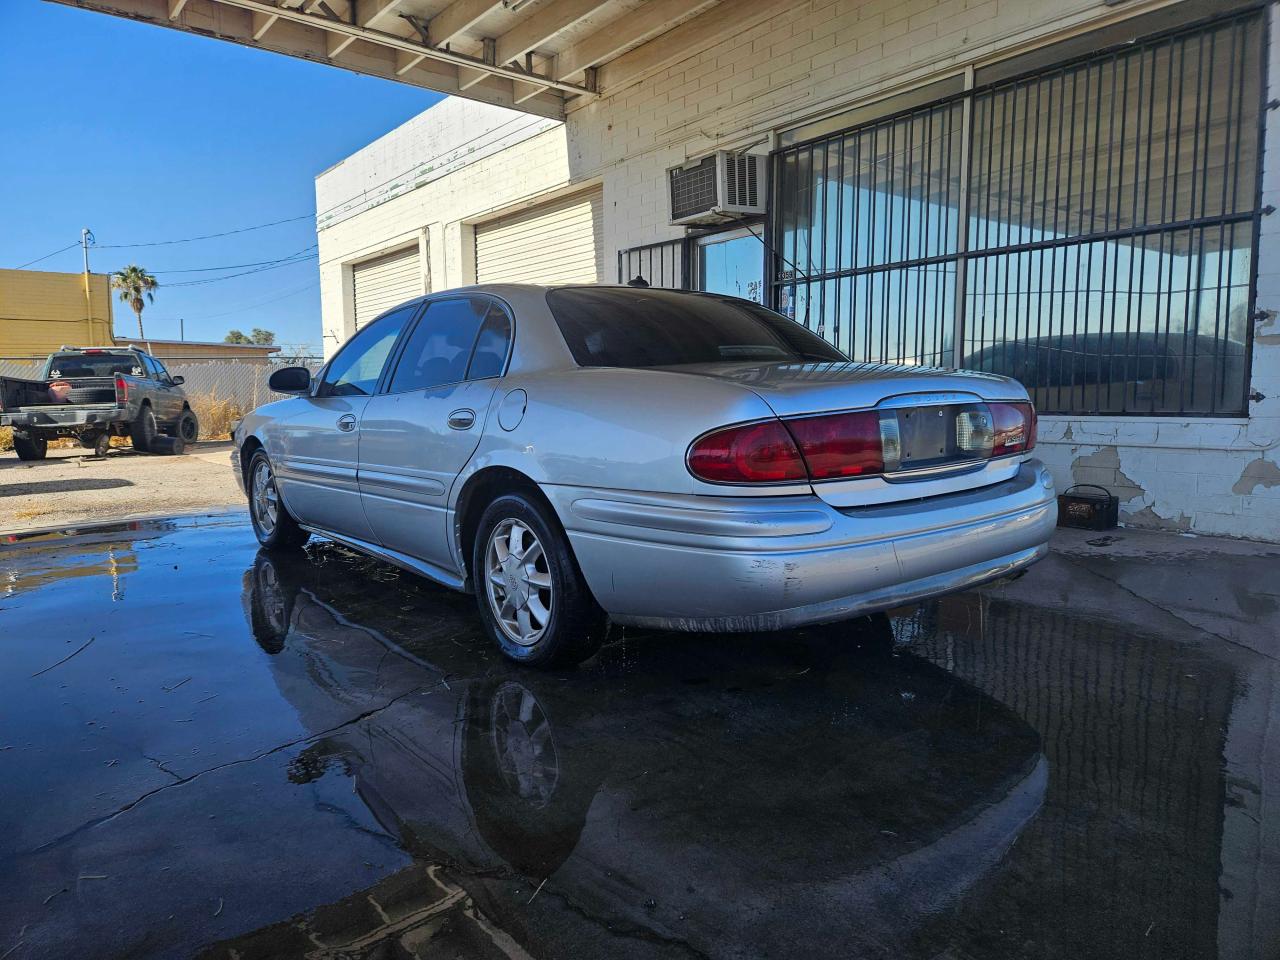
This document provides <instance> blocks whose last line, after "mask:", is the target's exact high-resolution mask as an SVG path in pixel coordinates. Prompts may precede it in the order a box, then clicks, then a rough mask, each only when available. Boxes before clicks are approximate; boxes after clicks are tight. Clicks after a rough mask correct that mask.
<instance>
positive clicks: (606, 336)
mask: <svg viewBox="0 0 1280 960" xmlns="http://www.w3.org/2000/svg"><path fill="white" fill-rule="evenodd" d="M547 304H548V306H550V307H551V313H552V315H553V316H554V317H555V319H556V323H557V325H558V326H559V327H560V333H561V335H562V336H563V337H564V340H565V343H566V344H568V346H569V351H570V352H571V353H572V354H573V359H574V360H576V361H577V363H578V364H579V366H583V367H670V366H677V365H679V364H686V363H723V362H726V361H765V362H776V363H788V362H792V363H794V362H805V361H810V360H818V361H827V362H830V361H842V360H845V359H847V358H846V357H845V356H844V355H843V354H842V353H840V351H838V350H837V349H836V348H835V347H833V346H832V345H831V344H829V343H827V341H825V340H823V339H822V338H821V337H819V336H817V335H815V334H813V333H810V332H809V331H808V330H806V329H805V328H804V327H802V326H801V325H800V324H798V323H796V322H795V321H794V320H788V319H787V318H786V317H784V316H782V315H781V314H778V313H774V312H773V311H771V310H766V309H765V308H764V307H761V306H759V305H758V304H754V303H751V302H750V301H749V300H739V299H737V298H735V297H723V296H719V295H716V294H705V293H704V294H695V293H685V292H683V291H678V290H642V289H619V288H613V287H565V288H562V289H558V290H550V291H548V292H547Z"/></svg>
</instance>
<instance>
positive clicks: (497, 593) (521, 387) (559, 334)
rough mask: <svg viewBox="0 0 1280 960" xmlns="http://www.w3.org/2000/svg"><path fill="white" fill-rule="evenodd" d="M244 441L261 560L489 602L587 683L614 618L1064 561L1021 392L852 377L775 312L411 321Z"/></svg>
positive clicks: (420, 314)
mask: <svg viewBox="0 0 1280 960" xmlns="http://www.w3.org/2000/svg"><path fill="white" fill-rule="evenodd" d="M271 386H272V389H273V390H275V391H277V392H279V393H285V394H292V396H291V397H289V398H288V399H284V400H280V401H277V402H275V403H270V404H267V405H266V406H263V407H259V408H258V409H257V410H255V411H254V412H253V413H252V414H250V415H249V416H247V417H246V418H245V419H244V420H243V421H242V422H241V423H240V424H239V426H238V427H237V429H236V431H235V453H234V455H233V460H234V463H235V468H236V473H237V476H238V478H239V479H240V481H241V483H242V484H243V486H244V488H245V490H246V492H247V494H248V498H249V509H250V516H251V518H252V521H253V527H254V530H255V532H256V533H257V536H258V539H259V540H260V541H261V542H262V544H263V546H265V547H267V548H270V549H277V548H280V549H284V548H296V547H298V546H300V545H301V544H302V543H303V542H304V541H305V540H306V539H307V537H308V536H309V535H310V534H312V533H314V534H318V535H321V536H324V537H329V538H331V539H333V540H337V541H339V542H341V543H344V544H347V545H349V546H351V547H353V548H355V549H357V550H361V551H363V552H365V553H367V554H370V555H372V556H375V557H379V558H382V559H384V560H387V561H390V562H391V563H394V564H397V565H399V566H401V567H403V568H405V569H408V570H410V571H413V572H414V573H417V574H420V575H422V576H425V577H429V578H430V579H432V580H435V581H437V582H438V583H442V584H444V585H445V586H449V587H453V588H455V589H458V590H465V591H470V592H473V593H474V594H475V595H476V597H477V600H478V604H479V608H480V616H481V618H482V619H483V621H484V623H485V625H486V627H487V628H488V631H489V633H490V634H491V635H492V636H493V638H494V640H495V641H496V642H497V644H498V646H499V647H500V648H501V649H502V651H503V652H504V653H505V654H506V655H507V656H509V657H511V658H513V659H515V660H519V661H522V662H525V663H533V664H552V663H564V662H574V661H579V660H582V659H585V658H586V657H589V656H590V655H591V654H592V653H594V651H595V650H596V649H597V647H598V646H599V645H600V642H601V639H602V638H603V635H604V633H605V630H606V627H607V624H608V622H609V621H610V620H612V621H613V622H615V623H621V624H637V625H642V626H648V627H660V628H665V629H679V630H714V631H754V630H775V629H782V628H787V627H794V626H799V625H802V624H809V623H820V622H827V621H834V620H840V619H844V618H848V617H853V616H858V615H861V614H865V613H870V612H873V611H877V610H884V609H887V608H890V607H893V606H896V605H898V604H901V603H905V602H909V601H914V600H920V599H923V598H925V597H932V596H936V595H939V594H943V593H948V592H952V591H955V590H962V589H965V588H967V587H971V586H974V585H976V584H980V583H984V582H986V581H990V580H993V579H996V578H999V577H1002V576H1006V575H1008V574H1011V573H1014V572H1017V571H1019V570H1021V569H1023V568H1025V567H1027V566H1028V565H1030V564H1032V563H1034V562H1035V561H1036V560H1038V559H1040V558H1041V557H1042V556H1044V554H1045V552H1046V550H1047V544H1048V540H1049V536H1050V534H1051V532H1052V530H1053V527H1054V524H1055V522H1056V519H1057V507H1056V501H1055V497H1054V490H1053V480H1052V478H1051V477H1050V475H1049V473H1048V471H1047V470H1046V469H1045V468H1044V466H1043V465H1042V464H1041V463H1040V462H1039V461H1037V460H1035V459H1033V458H1032V448H1033V447H1034V446H1035V430H1036V417H1035V411H1034V409H1033V407H1032V405H1031V403H1030V401H1029V400H1028V397H1027V393H1026V391H1025V390H1024V389H1023V387H1022V386H1021V385H1020V384H1018V383H1017V382H1016V381H1014V380H1010V379H1008V378H1005V377H997V376H992V375H988V374H982V373H973V372H968V371H958V370H943V369H935V368H925V367H888V366H879V365H868V364H858V363H851V362H849V361H848V359H847V358H846V357H845V356H844V355H843V354H841V353H840V352H839V351H837V350H836V349H835V348H834V347H833V346H831V345H830V344H829V343H827V342H826V341H825V340H823V339H821V338H820V337H818V336H816V335H814V334H812V333H810V332H809V331H808V330H806V329H805V328H804V327H803V326H802V325H800V324H798V323H796V322H794V321H792V320H789V319H787V318H786V317H783V316H781V315H779V314H776V313H773V312H771V311H769V310H766V309H764V308H762V307H760V306H758V305H756V304H754V303H750V302H747V301H744V300H737V299H734V298H732V297H724V296H719V295H712V294H693V293H682V292H676V291H669V290H649V289H634V288H628V287H605V286H590V287H587V286H580V287H539V286H527V285H514V284H513V285H485V286H477V287H470V288H467V289H462V290H455V291H449V292H447V293H440V294H433V295H431V296H427V297H423V298H421V299H418V300H413V301H411V302H409V303H406V304H403V305H401V306H399V307H396V308H395V309H393V310H390V311H388V312H387V313H385V314H383V315H382V316H380V317H378V318H377V319H376V320H374V321H372V322H371V323H369V324H367V325H366V326H364V327H362V328H361V329H360V330H358V331H357V332H356V333H355V335H354V336H352V337H351V339H350V340H348V341H347V342H346V344H344V345H343V347H342V348H341V349H340V350H339V351H338V353H337V354H336V355H335V356H334V357H333V358H332V359H331V360H330V361H329V362H328V363H327V364H326V365H325V367H324V368H323V369H322V370H320V371H319V373H318V374H316V375H314V376H312V375H311V374H310V373H309V372H308V371H307V370H306V369H305V368H301V367H296V368H288V369H284V370H279V371H276V373H274V374H273V375H272V378H271Z"/></svg>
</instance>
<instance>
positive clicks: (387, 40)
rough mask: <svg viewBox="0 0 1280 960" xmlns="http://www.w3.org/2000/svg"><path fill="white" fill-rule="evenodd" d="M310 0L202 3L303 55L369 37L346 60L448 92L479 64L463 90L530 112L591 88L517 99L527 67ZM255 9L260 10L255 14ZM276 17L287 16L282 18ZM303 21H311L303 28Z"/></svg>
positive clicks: (136, 2)
mask: <svg viewBox="0 0 1280 960" xmlns="http://www.w3.org/2000/svg"><path fill="white" fill-rule="evenodd" d="M0 2H3V0H0ZM53 2H55V3H62V4H64V5H66V6H75V7H79V8H81V9H87V10H92V11H95V12H98V13H103V14H109V15H113V16H118V17H125V18H128V19H132V20H137V21H141V22H145V23H152V24H155V25H158V26H164V27H169V28H170V29H175V30H182V31H183V32H186V33H201V34H203V33H204V32H205V31H204V30H202V29H201V30H197V29H195V28H193V27H191V26H190V25H188V23H187V20H188V19H189V18H188V17H186V16H182V17H181V18H180V19H178V20H170V19H169V17H168V13H169V9H170V2H171V0H53ZM310 2H315V0H280V2H278V3H277V2H271V0H200V5H201V7H202V10H203V9H204V7H205V6H207V7H208V8H209V9H211V10H216V11H225V10H231V9H238V10H240V11H244V12H243V14H242V15H239V16H225V15H224V19H223V21H222V27H221V29H220V31H219V33H218V34H217V35H216V36H217V37H218V38H220V39H223V40H226V41H233V42H241V43H253V44H256V45H258V46H259V48H260V49H262V50H268V51H271V52H275V53H280V54H284V55H287V56H293V57H301V58H303V59H306V60H310V61H313V62H314V61H323V60H325V59H326V58H327V56H328V53H329V51H330V50H333V49H336V44H334V42H333V38H334V37H336V38H339V39H341V38H345V37H350V38H352V39H353V40H362V41H364V42H363V43H361V44H357V45H356V46H355V47H351V46H347V47H346V48H345V56H344V57H343V59H342V65H343V66H344V67H348V68H349V69H352V70H355V71H357V72H359V73H364V74H368V75H370V76H380V77H385V78H387V79H392V80H397V79H398V80H400V81H401V82H403V83H408V84H412V85H413V86H418V87H424V88H426V89H428V90H434V91H437V92H440V93H446V94H456V93H462V88H461V87H460V85H459V79H458V73H459V70H460V69H465V70H475V71H477V72H480V73H482V74H485V76H483V77H481V78H479V79H478V80H476V79H475V78H472V77H470V76H469V77H468V86H467V89H466V92H465V93H462V95H463V96H466V97H468V98H470V99H472V100H480V101H483V102H485V103H492V104H496V105H499V106H504V107H507V108H515V109H519V110H521V111H522V112H524V113H529V114H535V115H537V116H543V117H549V118H551V119H555V120H563V119H564V95H565V94H570V95H576V94H579V93H582V92H584V88H583V87H582V85H580V84H573V83H567V82H566V83H560V82H557V81H553V80H550V78H547V79H546V80H543V81H540V82H541V83H542V85H544V86H545V85H548V84H550V85H553V86H552V89H551V90H548V91H544V92H541V93H539V94H537V95H535V96H533V97H531V98H530V99H528V100H525V101H523V102H522V103H521V104H517V103H516V101H515V95H514V91H513V86H514V81H517V80H518V81H519V82H521V83H522V84H524V83H526V82H527V81H526V80H525V73H524V71H523V68H512V67H510V66H504V65H501V64H494V65H492V66H489V65H485V64H479V63H476V61H475V60H474V58H471V57H468V56H467V55H465V54H462V53H458V52H455V51H450V50H439V49H435V48H432V47H428V46H426V45H425V44H423V43H422V42H421V41H419V40H417V39H411V38H408V37H404V36H399V35H396V34H393V33H391V32H388V31H384V30H378V29H376V28H375V29H367V28H365V27H363V26H362V25H360V24H358V23H351V22H348V21H346V20H343V19H337V18H335V17H334V15H332V14H329V13H327V12H326V15H325V16H323V17H321V16H319V15H318V14H314V15H313V14H307V13H305V12H303V11H302V10H301V9H299V6H300V5H301V4H302V3H310ZM324 2H325V5H326V6H327V7H329V8H330V10H333V11H346V12H347V14H348V15H349V14H350V5H349V4H348V3H346V2H344V0H324ZM188 5H190V4H189V3H188ZM255 14H257V15H258V16H254V15H255ZM276 21H285V22H286V23H285V25H282V26H276V25H275V24H276ZM397 25H398V24H397ZM286 26H287V29H286ZM297 26H305V27H308V28H310V29H297ZM255 33H258V34H259V36H260V37H261V39H260V40H255V39H254V34H255Z"/></svg>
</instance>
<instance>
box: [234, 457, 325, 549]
mask: <svg viewBox="0 0 1280 960" xmlns="http://www.w3.org/2000/svg"><path fill="white" fill-rule="evenodd" d="M249 520H250V521H251V522H252V523H253V535H254V536H255V537H257V538H258V542H259V543H260V544H262V545H263V546H264V547H266V548H267V549H268V550H296V549H297V548H298V547H300V546H302V545H303V544H304V543H306V542H307V538H308V537H309V536H311V534H309V533H307V531H305V530H303V529H302V528H301V527H300V526H298V521H297V520H295V519H293V517H292V515H291V514H290V513H289V511H288V509H287V508H286V507H285V505H284V501H283V500H282V499H280V491H279V490H277V489H276V475H275V471H274V470H272V468H271V461H270V460H269V459H268V458H267V455H266V454H265V453H264V452H263V451H261V450H259V451H258V452H257V453H255V454H254V455H253V459H252V460H250V461H249Z"/></svg>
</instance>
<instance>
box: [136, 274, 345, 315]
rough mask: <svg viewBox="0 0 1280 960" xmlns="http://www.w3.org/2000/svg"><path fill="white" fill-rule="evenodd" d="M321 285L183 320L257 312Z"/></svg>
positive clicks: (314, 282)
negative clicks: (259, 308)
mask: <svg viewBox="0 0 1280 960" xmlns="http://www.w3.org/2000/svg"><path fill="white" fill-rule="evenodd" d="M319 285H320V281H319V280H312V281H311V282H310V283H306V284H304V285H303V286H301V287H298V288H297V289H296V290H290V291H288V292H287V293H282V294H280V296H278V297H271V298H270V299H267V300H259V301H257V302H256V303H247V304H244V305H243V306H239V307H235V308H234V309H231V310H223V311H222V312H221V313H205V314H199V315H196V316H186V315H184V316H183V319H184V320H217V319H219V318H221V317H230V316H233V315H234V314H237V313H245V312H246V311H248V310H256V309H257V308H258V307H265V306H267V305H269V304H272V303H278V302H280V301H281V300H288V299H289V298H290V297H296V296H297V295H298V294H300V293H306V292H307V291H308V290H313V289H315V288H316V287H318V286H319ZM156 322H158V323H175V322H176V319H175V318H173V317H159V318H156Z"/></svg>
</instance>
